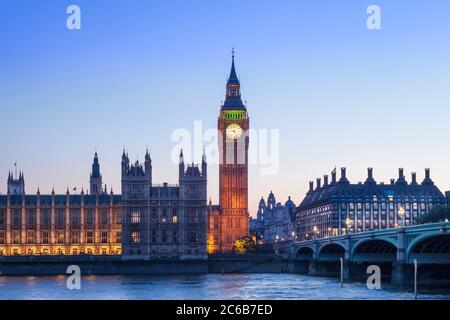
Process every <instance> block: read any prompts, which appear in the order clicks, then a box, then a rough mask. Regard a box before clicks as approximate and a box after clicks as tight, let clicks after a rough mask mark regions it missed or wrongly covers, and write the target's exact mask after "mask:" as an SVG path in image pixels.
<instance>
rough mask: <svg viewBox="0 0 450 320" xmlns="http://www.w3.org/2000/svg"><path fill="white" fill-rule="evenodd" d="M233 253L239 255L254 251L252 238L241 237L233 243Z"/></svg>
mask: <svg viewBox="0 0 450 320" xmlns="http://www.w3.org/2000/svg"><path fill="white" fill-rule="evenodd" d="M233 246H234V251H235V252H237V253H240V254H243V253H248V252H252V251H254V250H255V241H253V238H252V237H248V236H246V237H243V238H240V239H238V240H236V241H235V242H234V245H233Z"/></svg>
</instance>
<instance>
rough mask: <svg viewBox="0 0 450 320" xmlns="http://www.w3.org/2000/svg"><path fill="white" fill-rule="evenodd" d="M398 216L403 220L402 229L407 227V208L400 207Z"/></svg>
mask: <svg viewBox="0 0 450 320" xmlns="http://www.w3.org/2000/svg"><path fill="white" fill-rule="evenodd" d="M398 216H399V217H400V219H401V221H402V222H401V223H402V227H404V226H405V208H403V207H400V208H399V209H398Z"/></svg>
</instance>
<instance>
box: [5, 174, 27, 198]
mask: <svg viewBox="0 0 450 320" xmlns="http://www.w3.org/2000/svg"><path fill="white" fill-rule="evenodd" d="M16 175H17V172H16ZM7 190H8V194H19V195H20V194H23V193H25V178H24V177H23V172H22V171H20V172H19V176H18V177H17V176H16V177H14V176H13V173H12V172H9V173H8V188H7Z"/></svg>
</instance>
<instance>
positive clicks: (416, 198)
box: [296, 168, 447, 240]
mask: <svg viewBox="0 0 450 320" xmlns="http://www.w3.org/2000/svg"><path fill="white" fill-rule="evenodd" d="M446 204H447V198H446V197H445V196H444V194H443V193H442V192H441V191H440V190H439V189H438V188H437V187H436V185H435V184H434V182H433V180H432V179H431V176H430V169H425V178H424V180H423V181H422V182H421V183H419V182H418V181H417V175H416V173H414V172H413V173H412V175H411V182H409V183H408V182H407V181H406V178H405V176H404V170H403V169H399V173H398V178H397V179H391V182H390V183H389V184H384V183H377V182H376V181H375V179H374V177H373V170H372V168H369V169H368V175H367V179H366V181H365V182H364V183H362V182H360V183H357V184H352V183H350V181H349V180H348V179H347V177H346V168H342V169H341V177H340V179H339V180H337V177H336V170H334V171H333V172H332V174H331V181H329V180H328V176H324V180H323V184H322V180H321V179H320V178H318V179H317V184H316V186H314V182H310V184H309V191H308V193H307V194H306V197H305V198H304V199H303V201H302V202H301V203H300V205H299V207H298V208H297V214H296V226H297V235H298V239H299V240H310V239H316V238H324V237H333V236H341V235H345V234H347V233H358V232H364V231H370V230H379V229H389V228H395V227H398V226H410V225H415V224H417V223H418V219H419V218H420V217H421V216H423V215H425V214H427V213H428V212H429V211H430V209H431V208H433V207H435V206H444V205H446Z"/></svg>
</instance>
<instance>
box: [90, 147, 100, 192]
mask: <svg viewBox="0 0 450 320" xmlns="http://www.w3.org/2000/svg"><path fill="white" fill-rule="evenodd" d="M89 184H90V190H91V195H96V194H100V193H101V192H102V175H101V174H100V164H99V162H98V154H97V152H95V155H94V163H92V171H91V177H90V180H89Z"/></svg>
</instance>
